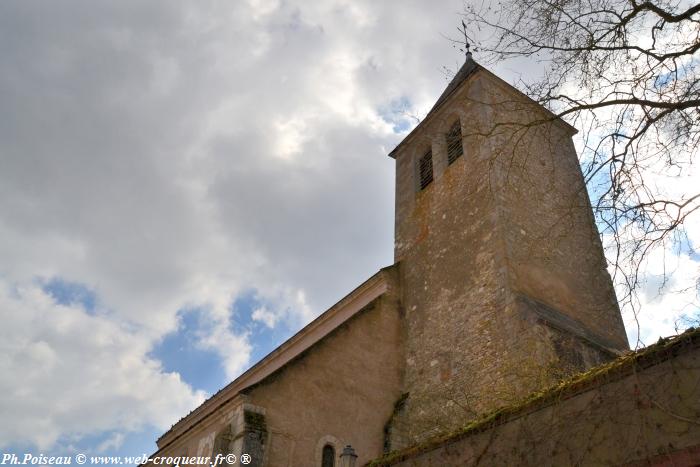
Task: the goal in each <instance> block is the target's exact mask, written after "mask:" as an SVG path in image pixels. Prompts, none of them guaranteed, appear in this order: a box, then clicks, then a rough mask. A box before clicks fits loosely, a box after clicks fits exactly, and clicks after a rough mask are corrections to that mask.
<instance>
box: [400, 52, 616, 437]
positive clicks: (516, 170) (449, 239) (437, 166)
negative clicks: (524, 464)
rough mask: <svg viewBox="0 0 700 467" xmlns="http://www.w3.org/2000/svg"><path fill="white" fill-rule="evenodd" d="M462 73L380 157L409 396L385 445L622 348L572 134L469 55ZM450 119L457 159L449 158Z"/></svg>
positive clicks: (447, 424)
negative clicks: (392, 170) (387, 190)
mask: <svg viewBox="0 0 700 467" xmlns="http://www.w3.org/2000/svg"><path fill="white" fill-rule="evenodd" d="M460 73H461V74H463V75H464V76H463V77H461V79H462V82H461V83H460V85H459V86H458V87H456V88H455V89H454V90H453V91H452V93H451V94H448V95H447V96H445V98H444V100H442V102H440V101H439V102H438V104H437V105H436V107H434V108H433V110H432V111H431V112H430V113H429V114H428V117H426V119H425V120H424V121H423V123H422V124H421V125H420V126H419V127H418V128H416V130H414V131H413V132H412V133H411V135H409V137H407V138H406V139H405V140H404V142H403V143H402V144H401V145H399V147H398V148H397V149H396V150H395V151H394V152H393V153H392V155H393V157H395V158H396V164H397V169H396V174H397V175H396V245H395V259H396V261H397V263H399V270H400V273H401V274H400V275H401V286H402V289H401V290H402V297H401V299H402V304H403V306H404V307H405V309H406V325H407V360H406V379H405V387H406V392H408V393H409V394H410V395H409V397H408V399H407V400H406V403H405V406H404V409H403V417H398V418H397V419H396V423H397V424H401V427H402V429H397V430H395V433H396V434H397V436H396V437H395V439H393V440H392V448H398V447H401V446H405V445H407V444H413V443H415V442H418V441H421V440H422V439H425V438H426V437H429V436H431V435H434V434H436V433H439V432H443V431H445V430H449V429H452V428H454V427H455V426H457V425H458V424H460V423H462V421H461V420H460V418H459V417H455V416H454V415H453V414H454V413H455V412H461V413H462V415H463V417H473V416H475V415H476V414H478V413H483V412H484V411H487V410H489V409H492V408H495V407H497V406H499V405H502V404H504V403H508V402H510V401H513V400H517V399H518V398H520V397H523V396H524V395H526V394H528V393H529V392H532V391H533V390H535V389H537V388H538V387H542V386H543V385H546V384H549V383H551V382H553V381H555V380H557V379H559V378H561V377H563V376H566V375H567V374H570V373H572V372H574V371H580V370H583V369H585V368H589V367H591V366H593V365H596V364H599V363H602V362H604V361H607V360H609V359H611V358H614V357H615V356H617V355H619V354H620V353H621V352H622V351H624V350H627V349H628V344H627V338H626V336H625V331H624V327H623V324H622V319H621V317H620V312H619V309H618V307H617V303H616V299H615V294H614V291H613V288H612V284H611V281H610V277H609V276H608V273H607V272H606V269H605V260H604V257H603V252H602V247H601V244H600V240H599V239H598V236H597V231H596V229H595V224H594V221H593V216H592V214H591V208H590V204H589V202H588V198H587V194H586V191H585V187H584V182H583V176H582V174H581V171H580V168H579V166H578V160H577V158H576V153H575V150H574V147H573V143H572V141H571V135H572V134H573V132H574V130H573V129H572V128H570V127H568V126H567V125H565V124H564V123H562V122H560V121H556V120H551V117H550V115H549V114H547V113H546V112H545V111H543V110H542V109H540V108H539V107H537V106H536V105H534V104H533V103H532V102H531V101H530V100H528V99H527V98H526V97H525V96H523V95H522V94H520V93H518V92H517V91H515V90H514V89H513V88H511V87H510V86H508V85H506V84H505V83H503V82H502V81H501V80H500V79H498V78H497V77H495V76H493V75H492V74H490V73H488V72H487V71H485V70H480V69H479V67H478V65H476V64H474V63H473V62H472V63H471V64H470V62H467V64H465V67H464V68H463V69H462V71H460ZM458 77H459V76H458ZM448 91H449V90H448ZM441 99H443V98H441ZM548 119H549V120H548ZM536 120H541V122H538V124H537V125H531V123H532V122H533V121H536ZM455 122H459V124H460V125H461V133H462V135H464V137H463V149H464V154H463V155H462V156H461V157H459V158H457V159H456V160H455V161H454V162H453V163H452V164H449V165H448V156H447V144H446V136H445V135H446V133H447V132H448V130H449V128H451V126H452V125H453V123H455ZM427 151H431V152H432V160H433V167H434V181H433V182H432V183H431V184H429V185H428V186H427V187H425V188H422V189H421V187H420V181H419V179H418V177H419V173H418V172H417V171H416V166H417V164H418V162H417V161H418V159H419V158H420V157H421V156H423V155H424V154H426V152H427Z"/></svg>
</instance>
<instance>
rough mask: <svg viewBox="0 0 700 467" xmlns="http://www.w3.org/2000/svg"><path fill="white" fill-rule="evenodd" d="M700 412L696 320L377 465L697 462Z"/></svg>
mask: <svg viewBox="0 0 700 467" xmlns="http://www.w3.org/2000/svg"><path fill="white" fill-rule="evenodd" d="M699 421H700V330H693V331H689V332H686V333H684V334H682V335H680V336H678V337H676V338H674V339H672V340H670V341H666V342H661V343H658V344H656V345H654V346H652V347H650V348H648V349H645V350H644V351H641V352H638V353H637V354H628V355H626V356H624V357H621V358H619V359H618V360H616V361H614V362H612V363H610V364H607V365H603V366H601V367H598V368H596V369H594V370H592V371H590V372H588V373H584V374H582V375H579V376H577V377H575V378H573V379H571V380H569V381H566V382H564V383H562V384H560V385H558V386H555V387H552V388H549V389H548V390H547V391H543V392H541V393H538V394H535V395H533V396H531V398H530V399H529V400H526V401H525V402H522V401H521V403H520V404H517V405H514V406H511V407H507V408H504V409H502V410H500V411H496V412H493V413H491V414H488V415H487V416H484V417H482V418H481V419H480V420H477V421H475V422H473V423H471V424H469V425H466V426H464V427H463V428H462V429H461V430H458V431H457V432H455V433H453V434H450V435H448V436H444V437H442V438H440V439H435V440H431V441H429V442H426V443H424V444H423V445H417V446H413V447H412V448H410V449H407V450H405V451H403V452H396V453H392V454H390V455H388V456H386V457H384V458H382V459H378V460H376V461H374V462H373V463H372V464H371V466H372V467H389V466H396V467H409V466H422V467H428V466H434V467H443V466H475V465H484V466H504V465H532V466H568V465H585V466H601V467H607V466H626V467H641V466H675V467H683V466H697V465H700V423H699Z"/></svg>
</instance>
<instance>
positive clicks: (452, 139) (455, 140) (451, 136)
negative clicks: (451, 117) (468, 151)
mask: <svg viewBox="0 0 700 467" xmlns="http://www.w3.org/2000/svg"><path fill="white" fill-rule="evenodd" d="M445 138H446V139H447V164H448V165H449V164H451V163H453V162H454V161H456V160H457V159H458V158H459V156H461V155H462V153H463V152H464V150H463V149H462V125H461V124H460V123H459V120H457V121H456V122H454V123H453V124H452V126H451V127H450V131H449V132H447V135H445Z"/></svg>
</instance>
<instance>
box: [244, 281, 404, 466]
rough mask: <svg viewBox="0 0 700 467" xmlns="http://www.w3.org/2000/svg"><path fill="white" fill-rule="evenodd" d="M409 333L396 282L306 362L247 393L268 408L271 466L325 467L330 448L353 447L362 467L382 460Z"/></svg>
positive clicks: (304, 357) (307, 354) (311, 352)
mask: <svg viewBox="0 0 700 467" xmlns="http://www.w3.org/2000/svg"><path fill="white" fill-rule="evenodd" d="M391 273H393V271H391V270H389V271H386V270H385V271H384V274H391ZM403 332H404V331H403V324H402V321H401V310H400V307H399V303H398V290H397V289H396V284H395V282H394V283H393V285H391V286H390V288H389V291H387V292H386V293H385V294H383V295H382V296H380V297H379V298H377V299H376V300H375V301H373V302H372V303H370V304H369V305H367V307H366V308H365V309H364V310H362V311H360V312H358V314H357V315H355V316H354V317H353V318H351V319H350V320H348V321H347V322H346V323H344V324H343V325H341V326H340V327H339V328H338V329H336V330H334V331H333V332H332V333H331V334H330V335H328V336H326V337H325V338H324V339H323V340H322V341H321V342H319V343H318V344H316V345H315V346H314V347H312V348H311V349H309V350H308V351H307V352H305V353H304V354H303V355H302V356H301V357H299V358H298V359H296V360H294V361H292V362H290V363H289V364H287V365H285V366H284V367H283V368H282V369H280V370H279V371H278V372H277V373H275V374H273V375H271V376H270V377H268V378H266V379H265V380H263V381H262V382H261V383H259V384H257V385H256V386H254V387H252V388H251V389H249V390H246V391H245V392H246V393H247V395H248V397H249V398H250V401H251V403H253V404H254V405H256V406H260V407H263V408H264V409H265V414H266V415H265V417H266V423H267V428H268V442H267V447H266V451H267V452H266V457H267V460H266V464H265V465H269V466H275V467H278V466H279V467H281V466H307V465H308V466H313V465H321V452H322V449H323V446H324V445H325V444H327V443H328V444H331V445H333V447H334V448H335V452H336V456H338V455H340V453H341V452H342V448H343V447H344V446H345V445H346V444H352V446H353V447H354V448H355V449H356V451H357V454H358V456H359V457H358V465H362V464H364V463H365V462H367V461H368V460H369V459H372V458H374V457H377V456H379V455H381V454H382V453H383V452H384V429H385V425H386V423H387V421H388V420H389V419H390V417H391V414H392V410H393V407H394V402H395V401H396V400H397V399H398V398H399V396H400V394H401V381H402V364H403V359H404V356H403V351H402V349H403V342H404V336H403ZM338 462H339V461H338V460H337V459H336V464H337V463H338Z"/></svg>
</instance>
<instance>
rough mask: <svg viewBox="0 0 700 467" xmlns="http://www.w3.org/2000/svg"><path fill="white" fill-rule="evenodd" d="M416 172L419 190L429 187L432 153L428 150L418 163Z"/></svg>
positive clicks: (431, 179) (431, 173)
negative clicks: (418, 179) (418, 178)
mask: <svg viewBox="0 0 700 467" xmlns="http://www.w3.org/2000/svg"><path fill="white" fill-rule="evenodd" d="M418 172H419V176H420V189H421V190H423V189H425V187H427V186H428V185H430V182H432V181H433V152H432V151H430V150H428V152H426V153H425V154H424V155H423V157H421V158H420V160H419V161H418Z"/></svg>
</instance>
